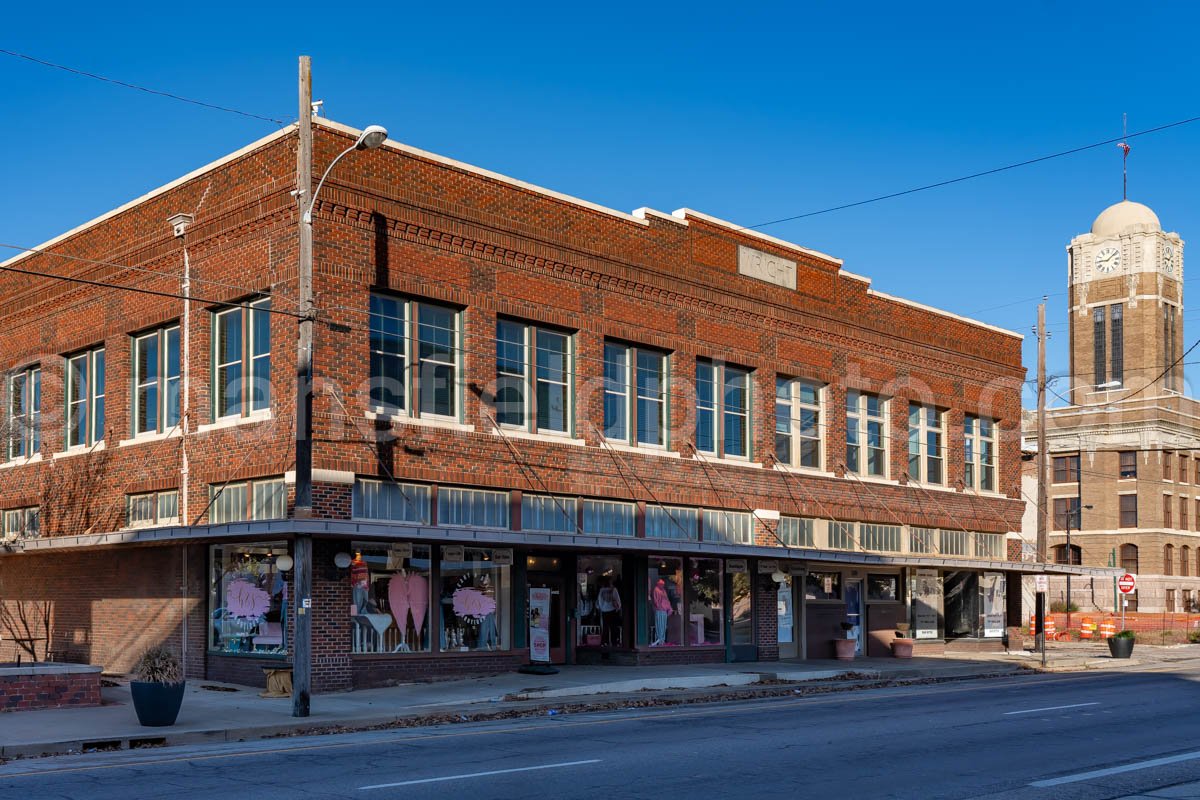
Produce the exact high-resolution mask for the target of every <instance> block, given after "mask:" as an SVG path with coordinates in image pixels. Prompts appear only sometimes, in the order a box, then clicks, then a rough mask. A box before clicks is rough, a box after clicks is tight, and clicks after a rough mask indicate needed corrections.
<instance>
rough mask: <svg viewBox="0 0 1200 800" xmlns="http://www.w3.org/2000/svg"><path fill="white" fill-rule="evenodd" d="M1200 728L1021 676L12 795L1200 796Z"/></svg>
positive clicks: (1070, 679)
mask: <svg viewBox="0 0 1200 800" xmlns="http://www.w3.org/2000/svg"><path fill="white" fill-rule="evenodd" d="M1198 734H1200V674H1187V673H1174V674H1173V673H1125V674H1103V673H1100V674H1097V673H1092V674H1079V675H1046V676H1020V677H1012V678H1005V679H993V680H984V681H971V682H964V683H950V684H940V685H927V686H913V687H904V688H893V689H881V690H872V691H858V692H850V693H840V694H834V695H821V696H815V697H810V698H795V699H788V698H784V699H773V700H767V701H751V702H740V703H726V704H720V705H701V706H685V707H682V708H678V707H677V708H673V709H640V710H627V711H620V712H611V713H605V714H588V715H572V716H548V717H539V718H536V719H517V720H509V721H504V722H493V723H487V724H471V725H467V724H464V725H453V726H444V727H438V728H425V729H412V730H400V731H380V732H372V733H358V734H346V735H337V736H314V737H305V738H292V739H280V740H272V741H266V742H252V743H244V744H231V745H212V746H206V747H189V748H170V749H161V750H141V751H131V752H122V753H101V754H92V755H84V756H68V757H60V758H52V759H40V760H30V761H16V762H11V763H9V764H6V765H3V766H0V798H23V799H24V798H39V799H40V798H79V799H80V800H82V799H83V798H86V799H87V800H108V799H109V798H113V799H114V800H115V799H117V798H119V799H120V800H129V798H139V800H140V799H141V798H171V800H190V799H191V798H222V800H231V799H232V800H242V798H244V799H245V800H252V799H253V800H259V799H260V798H262V799H263V800H271V799H272V798H305V797H346V798H359V799H360V800H376V799H378V800H389V799H390V798H401V797H403V798H406V799H408V798H435V797H437V798H443V797H456V798H457V797H470V798H526V797H571V798H604V799H605V800H613V799H614V798H625V797H644V798H669V797H670V798H704V799H705V800H715V798H722V797H753V798H756V800H757V799H758V798H772V797H781V798H782V797H786V798H808V797H815V798H840V797H871V798H882V797H901V798H922V800H928V799H930V798H974V797H987V798H1007V797H1032V798H1047V799H1049V798H1053V799H1054V800H1059V799H1060V798H1064V799H1066V800H1070V798H1089V800H1091V799H1093V798H1095V799H1097V800H1102V799H1103V798H1118V797H1126V796H1131V795H1137V794H1145V793H1148V792H1152V791H1158V790H1161V789H1163V787H1170V786H1175V787H1176V788H1175V789H1174V790H1172V791H1169V792H1168V793H1167V794H1163V795H1160V796H1174V797H1191V796H1200V792H1197V793H1196V794H1192V793H1190V790H1188V789H1185V788H1184V787H1183V786H1180V784H1187V783H1192V782H1196V781H1200V736H1198ZM1146 762H1150V763H1149V764H1147V763H1146ZM1114 768H1122V769H1123V770H1124V771H1120V772H1116V773H1115V774H1102V775H1091V776H1089V775H1088V774H1087V773H1090V772H1093V771H1096V770H1113V769H1114ZM1124 768H1128V769H1124ZM1047 782H1048V783H1047Z"/></svg>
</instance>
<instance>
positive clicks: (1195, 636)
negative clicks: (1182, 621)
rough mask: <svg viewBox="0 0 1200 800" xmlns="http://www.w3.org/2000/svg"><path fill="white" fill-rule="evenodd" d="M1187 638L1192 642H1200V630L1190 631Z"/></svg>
mask: <svg viewBox="0 0 1200 800" xmlns="http://www.w3.org/2000/svg"><path fill="white" fill-rule="evenodd" d="M1187 638H1188V641H1189V642H1191V643H1192V644H1200V631H1188V637H1187Z"/></svg>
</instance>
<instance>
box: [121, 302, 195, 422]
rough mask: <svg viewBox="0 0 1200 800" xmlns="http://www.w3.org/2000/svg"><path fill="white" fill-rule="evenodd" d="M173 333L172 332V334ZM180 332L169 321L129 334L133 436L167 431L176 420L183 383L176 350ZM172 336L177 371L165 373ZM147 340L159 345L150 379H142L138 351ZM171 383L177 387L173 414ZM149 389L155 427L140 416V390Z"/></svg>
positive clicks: (178, 353) (180, 365) (177, 349)
mask: <svg viewBox="0 0 1200 800" xmlns="http://www.w3.org/2000/svg"><path fill="white" fill-rule="evenodd" d="M172 334H174V336H173V337H172ZM179 335H180V332H179V326H178V325H168V326H166V327H163V328H158V329H156V330H153V331H149V332H147V333H142V334H137V335H135V336H133V337H132V338H133V342H132V347H131V348H130V349H131V352H132V354H133V358H132V364H131V369H130V372H131V374H132V381H131V382H132V384H133V404H132V407H131V409H130V417H131V420H130V421H131V427H132V433H133V435H134V436H140V435H149V434H152V433H163V432H164V431H168V430H170V429H171V428H174V427H175V426H176V425H178V424H179V415H180V413H181V400H182V398H180V397H179V394H178V392H179V391H180V390H181V389H180V387H181V386H182V384H181V378H180V372H181V370H182V366H183V364H182V361H181V354H180V351H179V347H180V344H179ZM172 338H174V340H175V341H174V349H175V365H176V372H175V374H174V375H170V374H168V371H169V369H170V364H171V349H172V344H171V340H172ZM150 340H153V341H154V343H155V346H156V347H157V348H158V358H157V359H156V361H157V363H156V364H155V372H156V374H155V377H154V378H152V379H151V380H145V379H144V378H143V376H142V374H141V363H142V359H141V353H142V348H143V347H144V346H145V343H147V342H149V341H150ZM172 386H173V387H174V388H175V391H176V395H175V397H176V403H175V408H174V412H175V413H174V415H173V418H172V414H171V413H170V412H171V410H172V409H171V403H170V397H171V389H172ZM150 389H153V390H154V392H155V398H156V399H155V410H154V419H155V424H154V428H143V422H144V420H143V419H142V417H143V415H142V413H141V408H142V404H141V402H140V400H141V394H142V391H143V390H150Z"/></svg>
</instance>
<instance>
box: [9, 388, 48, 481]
mask: <svg viewBox="0 0 1200 800" xmlns="http://www.w3.org/2000/svg"><path fill="white" fill-rule="evenodd" d="M41 446H42V370H41V369H40V368H39V367H27V368H25V369H23V370H21V371H20V372H15V373H13V374H12V375H10V376H9V378H8V457H9V458H10V459H13V458H29V457H31V456H34V455H37V453H38V451H39V450H40V449H41Z"/></svg>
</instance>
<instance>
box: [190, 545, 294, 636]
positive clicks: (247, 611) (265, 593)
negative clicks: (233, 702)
mask: <svg viewBox="0 0 1200 800" xmlns="http://www.w3.org/2000/svg"><path fill="white" fill-rule="evenodd" d="M287 551H288V549H287V543H286V542H265V543H256V544H236V545H214V546H212V547H211V548H210V550H209V555H210V559H209V563H210V564H211V573H210V574H211V577H210V580H209V601H208V602H209V620H210V622H211V626H210V629H209V634H208V640H209V641H208V646H209V649H210V650H211V651H213V652H218V653H243V654H255V655H279V656H283V655H285V654H286V653H287V636H286V633H287V623H288V614H289V613H290V610H289V608H288V580H287V575H286V573H285V572H284V571H283V570H281V569H280V568H279V567H278V561H279V559H280V557H282V556H286V555H287ZM288 560H289V561H290V558H289V559H288ZM285 564H286V562H285Z"/></svg>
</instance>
